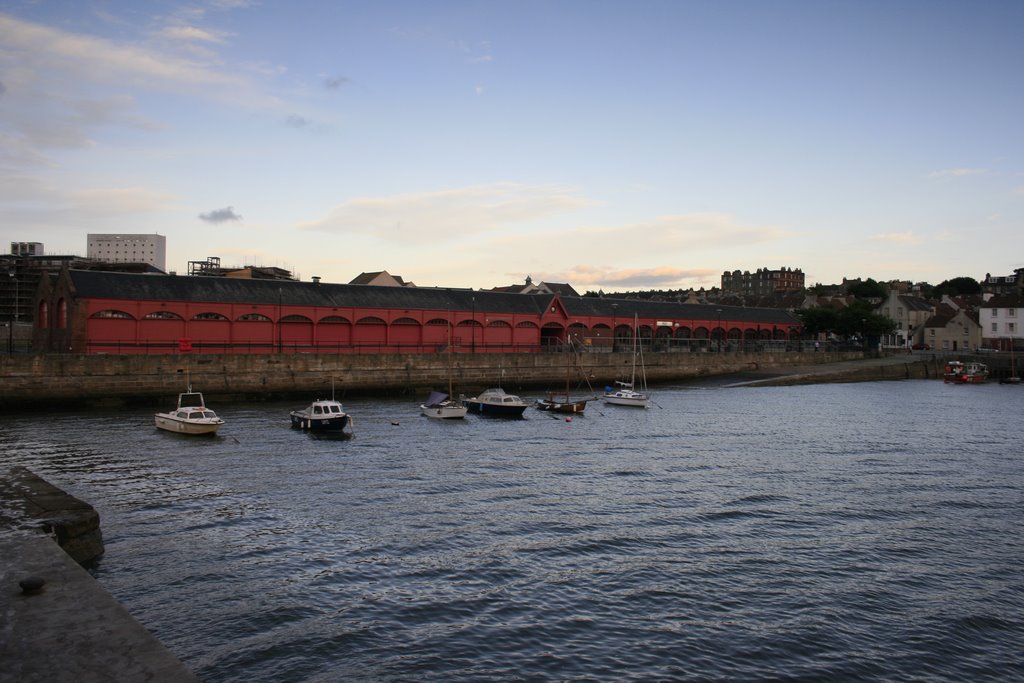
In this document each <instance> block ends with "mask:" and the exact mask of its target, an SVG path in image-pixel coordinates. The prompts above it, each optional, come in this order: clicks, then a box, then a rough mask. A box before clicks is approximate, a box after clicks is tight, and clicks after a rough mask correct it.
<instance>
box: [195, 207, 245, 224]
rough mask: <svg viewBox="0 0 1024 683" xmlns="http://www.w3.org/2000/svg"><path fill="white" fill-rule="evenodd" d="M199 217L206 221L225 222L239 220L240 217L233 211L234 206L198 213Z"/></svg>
mask: <svg viewBox="0 0 1024 683" xmlns="http://www.w3.org/2000/svg"><path fill="white" fill-rule="evenodd" d="M199 219H200V220H202V221H206V222H207V223H227V222H228V221H240V220H242V217H241V216H240V215H239V214H237V213H235V207H233V206H226V207H224V208H223V209H214V210H213V211H208V212H206V213H201V214H199Z"/></svg>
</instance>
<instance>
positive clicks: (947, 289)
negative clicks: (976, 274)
mask: <svg viewBox="0 0 1024 683" xmlns="http://www.w3.org/2000/svg"><path fill="white" fill-rule="evenodd" d="M944 294H948V295H949V296H968V295H971V294H981V283H980V282H978V281H977V280H975V279H974V278H973V277H955V278H953V279H951V280H943V281H942V282H940V283H939V284H937V285H935V289H933V290H932V296H935V297H941V296H942V295H944Z"/></svg>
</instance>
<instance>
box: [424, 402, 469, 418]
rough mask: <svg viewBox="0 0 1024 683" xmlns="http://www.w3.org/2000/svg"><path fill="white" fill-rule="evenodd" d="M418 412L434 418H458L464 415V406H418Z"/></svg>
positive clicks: (467, 410)
mask: <svg viewBox="0 0 1024 683" xmlns="http://www.w3.org/2000/svg"><path fill="white" fill-rule="evenodd" d="M420 412H421V413H423V414H424V415H425V416H427V417H429V418H432V419H435V420H460V419H462V418H464V417H466V413H468V412H469V408H467V407H466V406H456V405H452V406H420Z"/></svg>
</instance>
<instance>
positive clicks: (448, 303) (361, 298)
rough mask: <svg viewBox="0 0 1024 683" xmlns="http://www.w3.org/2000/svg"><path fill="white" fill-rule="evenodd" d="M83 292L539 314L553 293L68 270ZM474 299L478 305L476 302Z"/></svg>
mask: <svg viewBox="0 0 1024 683" xmlns="http://www.w3.org/2000/svg"><path fill="white" fill-rule="evenodd" d="M68 273H69V275H70V277H71V281H72V283H73V284H74V287H75V291H76V292H77V294H78V295H79V296H82V297H88V298H107V299H131V300H136V299H146V300H150V301H205V302H219V303H232V304H276V303H278V301H280V302H281V303H283V304H288V305H290V306H327V307H346V306H351V307H355V308H392V309H405V308H408V309H411V310H426V309H430V310H441V311H443V310H464V311H469V310H472V309H473V308H477V309H479V310H484V309H486V310H490V311H495V312H501V313H525V314H532V315H538V314H540V312H542V311H543V310H544V306H545V305H546V303H547V302H548V301H549V300H550V296H544V297H532V296H522V295H520V294H503V293H500V292H474V291H472V290H466V289H435V288H430V287H378V286H374V285H339V284H327V283H322V282H320V283H315V282H289V281H284V280H279V281H278V280H249V279H235V278H219V277H217V278H213V277H192V276H180V275H126V274H123V273H97V272H91V271H81V270H71V271H68ZM474 298H475V299H476V303H474Z"/></svg>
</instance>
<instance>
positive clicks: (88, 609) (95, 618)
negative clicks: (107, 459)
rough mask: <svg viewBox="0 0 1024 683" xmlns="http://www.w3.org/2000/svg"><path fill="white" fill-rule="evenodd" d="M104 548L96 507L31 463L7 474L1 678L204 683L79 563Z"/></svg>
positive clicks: (0, 581) (1, 519) (1, 533)
mask: <svg viewBox="0 0 1024 683" xmlns="http://www.w3.org/2000/svg"><path fill="white" fill-rule="evenodd" d="M71 553H74V556H73V555H72V554H71ZM102 553H103V542H102V536H101V534H100V528H99V515H97V513H96V511H95V510H94V509H93V508H92V507H91V506H89V505H87V504H86V503H83V502H82V501H80V500H77V499H76V498H74V497H72V496H69V495H68V494H67V493H65V492H64V491H62V490H61V489H59V488H57V487H56V486H53V485H51V484H50V483H48V482H46V481H45V480H43V479H42V478H40V477H38V476H36V475H35V474H33V473H32V472H30V471H29V470H27V469H25V468H20V467H19V468H14V469H12V470H11V471H9V472H5V473H3V476H2V478H0V557H3V561H2V562H0V683H7V682H8V681H9V682H11V683H15V682H17V683H31V682H34V681H40V682H42V681H45V682H46V683H93V682H97V683H99V682H100V681H104V682H107V681H155V682H166V683H179V682H181V683H197V682H198V680H199V679H197V678H196V677H195V676H194V675H193V674H192V672H190V671H189V670H188V668H187V667H185V665H184V664H182V663H181V662H180V661H179V660H178V659H177V658H176V657H175V656H174V655H173V654H172V653H171V652H170V651H169V650H168V649H167V648H166V647H164V646H163V645H162V644H161V643H160V641H158V640H157V639H156V638H155V637H154V636H153V635H152V634H151V633H150V632H149V631H147V630H146V629H145V628H144V627H143V626H142V625H141V624H140V623H139V622H137V621H136V620H135V619H134V618H133V617H132V616H131V614H129V613H128V611H127V610H126V609H125V608H124V607H123V606H122V605H121V604H120V603H119V602H117V600H115V599H114V598H113V597H112V596H111V595H110V594H109V593H108V592H107V591H106V590H104V589H103V587H102V586H100V584H99V583H98V582H97V581H96V580H95V579H93V578H92V576H91V575H90V574H89V573H88V572H87V571H86V570H85V569H84V568H83V567H82V564H80V562H82V563H88V562H90V561H92V560H94V559H96V558H97V557H99V556H100V555H102Z"/></svg>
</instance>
